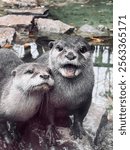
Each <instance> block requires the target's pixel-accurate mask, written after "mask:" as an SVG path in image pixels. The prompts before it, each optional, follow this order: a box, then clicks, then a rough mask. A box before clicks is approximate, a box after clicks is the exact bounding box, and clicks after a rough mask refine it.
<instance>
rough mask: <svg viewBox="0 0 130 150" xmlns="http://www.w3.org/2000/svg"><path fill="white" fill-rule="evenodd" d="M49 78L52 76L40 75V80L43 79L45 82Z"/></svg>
mask: <svg viewBox="0 0 130 150" xmlns="http://www.w3.org/2000/svg"><path fill="white" fill-rule="evenodd" d="M49 77H50V75H49V74H48V75H47V74H46V75H40V78H42V79H45V80H47V79H49Z"/></svg>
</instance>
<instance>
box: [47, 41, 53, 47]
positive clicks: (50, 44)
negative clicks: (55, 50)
mask: <svg viewBox="0 0 130 150" xmlns="http://www.w3.org/2000/svg"><path fill="white" fill-rule="evenodd" d="M53 45H54V42H53V41H51V42H49V44H48V46H49V48H50V49H51V48H52V47H53Z"/></svg>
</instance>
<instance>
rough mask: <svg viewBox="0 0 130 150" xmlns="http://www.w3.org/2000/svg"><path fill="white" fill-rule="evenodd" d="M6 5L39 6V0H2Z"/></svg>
mask: <svg viewBox="0 0 130 150" xmlns="http://www.w3.org/2000/svg"><path fill="white" fill-rule="evenodd" d="M2 2H4V5H5V6H18V7H28V6H33V7H34V6H37V0H2Z"/></svg>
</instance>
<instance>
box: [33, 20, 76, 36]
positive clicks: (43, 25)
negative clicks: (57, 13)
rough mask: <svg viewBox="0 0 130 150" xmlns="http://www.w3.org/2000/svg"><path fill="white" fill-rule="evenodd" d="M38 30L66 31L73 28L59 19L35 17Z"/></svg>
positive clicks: (50, 31)
mask: <svg viewBox="0 0 130 150" xmlns="http://www.w3.org/2000/svg"><path fill="white" fill-rule="evenodd" d="M35 23H36V24H37V27H38V31H39V32H43V33H44V32H45V33H46V32H47V33H48V32H49V33H66V32H69V31H70V32H72V31H73V30H74V27H73V26H70V25H67V24H65V23H63V22H61V21H59V20H52V19H41V18H40V19H37V20H35Z"/></svg>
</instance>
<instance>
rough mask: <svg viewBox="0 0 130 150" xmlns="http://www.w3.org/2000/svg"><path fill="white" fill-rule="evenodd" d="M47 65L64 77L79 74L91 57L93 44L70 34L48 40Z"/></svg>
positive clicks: (73, 76) (72, 76)
mask: <svg viewBox="0 0 130 150" xmlns="http://www.w3.org/2000/svg"><path fill="white" fill-rule="evenodd" d="M49 47H50V48H51V51H50V54H49V65H50V67H51V69H52V70H53V71H57V72H58V73H60V74H61V75H62V76H63V77H65V78H75V77H77V76H79V75H80V74H81V73H82V72H83V70H84V68H85V66H86V65H87V63H88V62H89V61H90V60H91V59H92V58H91V56H92V53H93V51H94V46H91V45H89V44H88V43H87V42H86V41H85V39H84V38H82V37H79V36H71V37H67V38H64V39H61V40H58V41H54V42H50V43H49Z"/></svg>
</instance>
